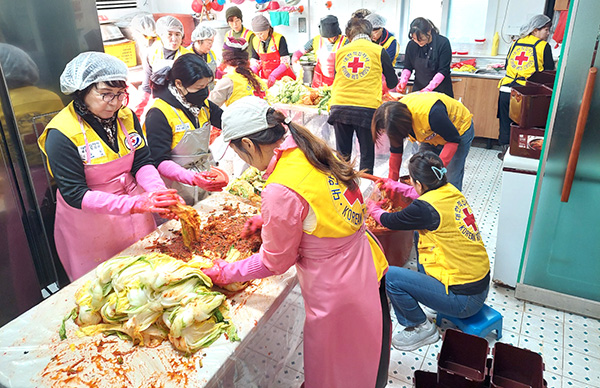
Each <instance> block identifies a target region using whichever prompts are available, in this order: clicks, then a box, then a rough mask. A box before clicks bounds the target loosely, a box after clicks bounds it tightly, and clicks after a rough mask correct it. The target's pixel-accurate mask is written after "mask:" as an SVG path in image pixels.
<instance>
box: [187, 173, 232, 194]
mask: <svg viewBox="0 0 600 388" xmlns="http://www.w3.org/2000/svg"><path fill="white" fill-rule="evenodd" d="M215 178H217V174H215V173H213V172H209V171H202V172H197V173H194V178H193V179H192V183H193V184H194V186H198V187H200V188H201V189H204V190H206V191H221V190H223V187H225V186H227V182H225V181H222V180H216V179H215Z"/></svg>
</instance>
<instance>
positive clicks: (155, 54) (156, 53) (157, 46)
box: [148, 40, 194, 70]
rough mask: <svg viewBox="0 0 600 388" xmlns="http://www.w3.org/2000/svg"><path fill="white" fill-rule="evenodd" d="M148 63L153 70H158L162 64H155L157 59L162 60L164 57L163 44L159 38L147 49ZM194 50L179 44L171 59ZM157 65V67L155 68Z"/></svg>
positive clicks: (157, 61)
mask: <svg viewBox="0 0 600 388" xmlns="http://www.w3.org/2000/svg"><path fill="white" fill-rule="evenodd" d="M148 51H149V52H148V63H150V66H152V69H153V70H159V69H160V68H162V66H157V64H158V63H159V61H162V60H164V59H165V53H164V51H163V44H162V42H161V41H160V40H158V41H156V42H154V43H153V44H152V46H150V49H149V50H148ZM193 52H194V51H193V50H191V49H189V48H186V47H183V46H179V49H177V52H176V53H175V58H173V59H177V58H179V57H180V56H182V55H183V54H189V53H193ZM155 67H158V68H155Z"/></svg>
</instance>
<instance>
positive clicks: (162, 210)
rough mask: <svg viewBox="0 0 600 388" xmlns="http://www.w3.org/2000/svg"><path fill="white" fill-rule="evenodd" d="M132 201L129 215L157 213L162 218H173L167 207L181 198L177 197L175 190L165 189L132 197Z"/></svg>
mask: <svg viewBox="0 0 600 388" xmlns="http://www.w3.org/2000/svg"><path fill="white" fill-rule="evenodd" d="M133 199H134V203H133V206H132V208H131V211H130V212H131V214H135V213H158V214H159V215H160V216H162V217H165V218H173V214H172V212H171V210H169V209H168V207H169V206H174V205H176V204H177V202H180V199H181V197H180V196H179V195H177V190H175V189H165V190H156V191H152V192H145V193H143V194H139V195H136V196H134V197H133Z"/></svg>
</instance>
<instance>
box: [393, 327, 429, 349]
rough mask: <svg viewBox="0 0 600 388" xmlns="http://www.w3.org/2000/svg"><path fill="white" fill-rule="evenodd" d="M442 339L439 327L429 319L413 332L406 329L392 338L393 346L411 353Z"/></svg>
mask: <svg viewBox="0 0 600 388" xmlns="http://www.w3.org/2000/svg"><path fill="white" fill-rule="evenodd" d="M439 339H440V333H439V332H438V330H437V326H436V325H435V324H434V323H433V322H431V321H430V320H429V319H428V320H426V321H425V322H424V323H422V324H420V325H419V326H415V327H414V328H413V329H412V330H407V329H404V330H402V331H401V332H400V333H398V334H396V335H395V336H394V338H392V345H393V346H394V347H395V348H396V349H398V350H404V351H411V350H415V349H418V348H420V347H421V346H425V345H429V344H433V343H435V342H437V341H438V340H439Z"/></svg>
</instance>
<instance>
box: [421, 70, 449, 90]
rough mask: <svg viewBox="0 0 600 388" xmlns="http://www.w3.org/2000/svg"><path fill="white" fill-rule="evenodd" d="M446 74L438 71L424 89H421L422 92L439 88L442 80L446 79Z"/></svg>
mask: <svg viewBox="0 0 600 388" xmlns="http://www.w3.org/2000/svg"><path fill="white" fill-rule="evenodd" d="M444 78H446V77H444V75H443V74H442V73H437V74H436V75H434V76H433V78H432V79H431V81H429V84H428V85H427V86H425V87H424V88H423V89H421V91H422V92H432V91H433V90H434V89H435V88H437V87H438V86H439V85H440V84H441V83H442V81H443V80H444Z"/></svg>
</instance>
